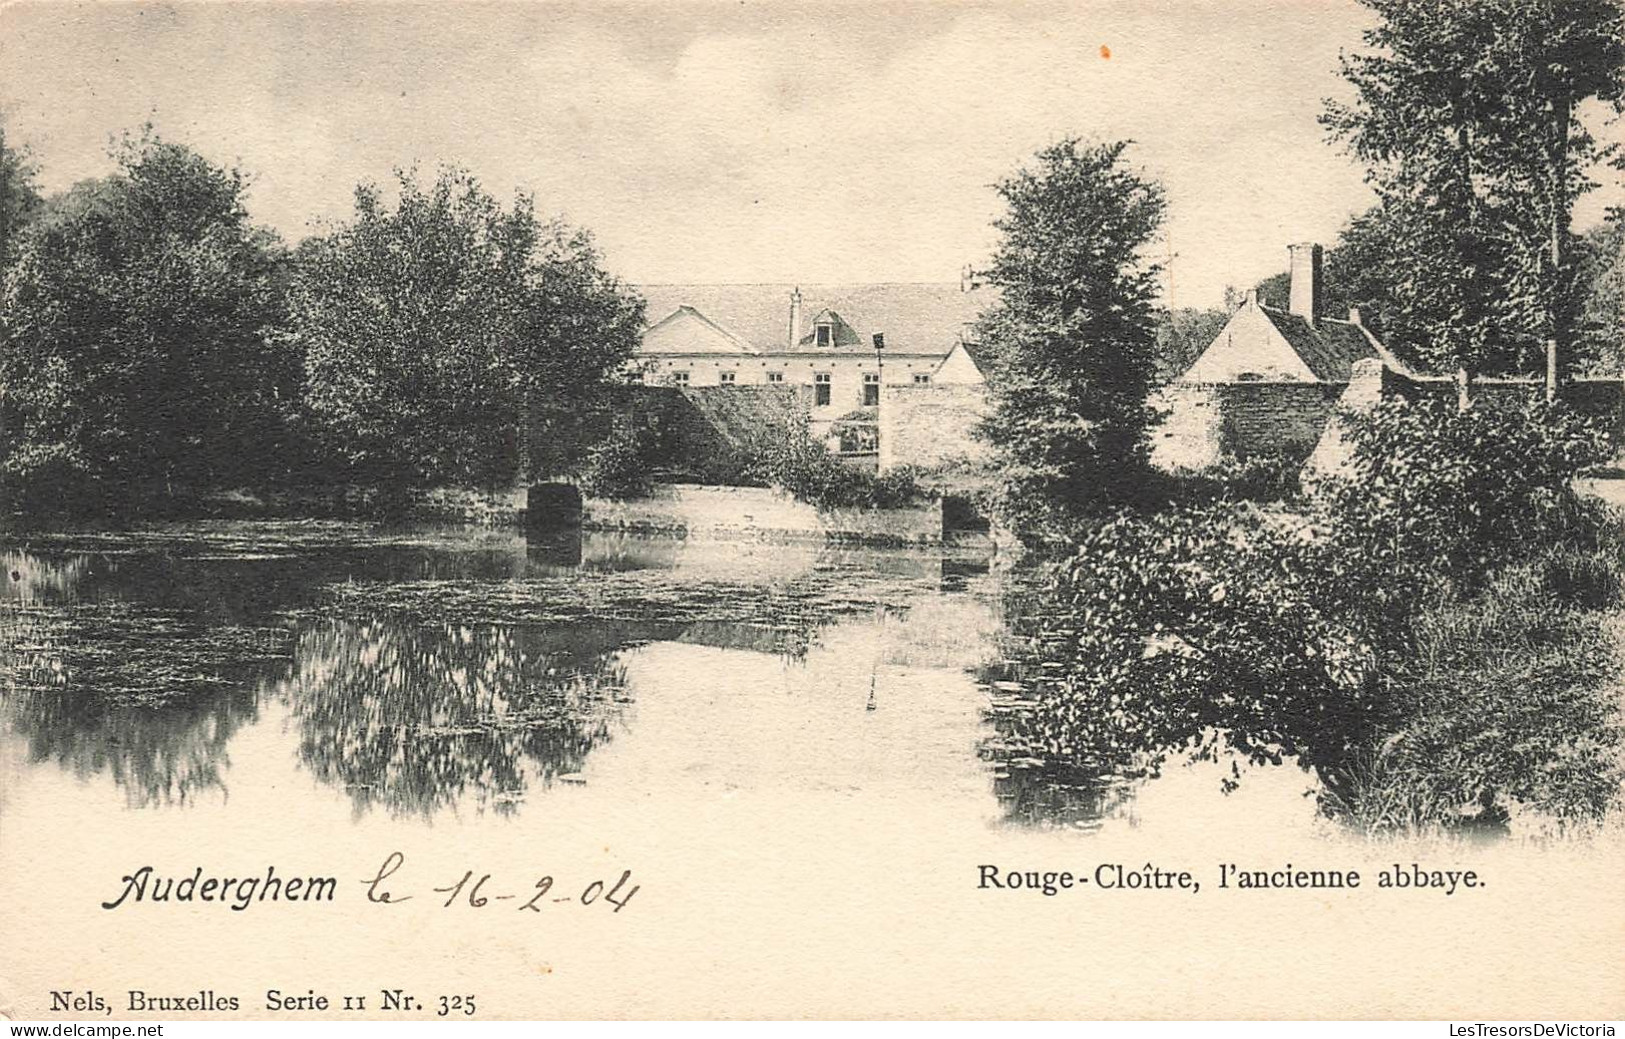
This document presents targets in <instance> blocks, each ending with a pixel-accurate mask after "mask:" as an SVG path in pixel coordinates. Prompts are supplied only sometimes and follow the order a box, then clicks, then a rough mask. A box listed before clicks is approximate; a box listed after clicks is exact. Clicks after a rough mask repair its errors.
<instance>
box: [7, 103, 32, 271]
mask: <svg viewBox="0 0 1625 1039" xmlns="http://www.w3.org/2000/svg"><path fill="white" fill-rule="evenodd" d="M36 172H37V171H36V170H35V168H34V164H33V162H32V161H30V159H29V156H28V150H27V149H26V148H21V147H17V146H15V145H13V144H12V143H11V142H9V141H7V140H6V127H5V124H4V123H0V269H4V268H5V267H7V266H9V265H10V263H11V260H12V257H13V255H14V252H15V248H14V245H13V243H15V242H16V241H17V239H18V237H19V236H20V235H21V233H22V229H23V226H24V225H25V224H27V223H28V222H29V221H30V220H32V219H33V218H34V216H35V215H36V214H37V213H38V212H39V209H40V202H41V200H40V194H39V190H38V189H37V188H36V187H35V186H34V174H35V173H36Z"/></svg>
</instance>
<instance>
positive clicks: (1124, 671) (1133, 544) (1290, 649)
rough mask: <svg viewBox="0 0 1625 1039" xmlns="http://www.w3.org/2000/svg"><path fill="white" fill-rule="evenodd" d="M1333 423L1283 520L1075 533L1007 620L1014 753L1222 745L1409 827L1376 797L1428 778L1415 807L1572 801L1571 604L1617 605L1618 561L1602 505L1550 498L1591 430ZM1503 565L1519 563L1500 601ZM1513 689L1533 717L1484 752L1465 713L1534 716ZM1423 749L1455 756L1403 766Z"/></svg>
mask: <svg viewBox="0 0 1625 1039" xmlns="http://www.w3.org/2000/svg"><path fill="white" fill-rule="evenodd" d="M1350 438H1351V440H1352V442H1353V444H1354V458H1353V461H1352V463H1351V465H1350V466H1349V467H1348V469H1347V471H1346V472H1344V473H1343V474H1342V475H1341V476H1339V477H1337V478H1335V479H1334V480H1333V481H1332V482H1331V483H1330V485H1329V486H1326V487H1323V488H1322V493H1321V495H1320V496H1319V497H1318V498H1317V499H1316V504H1315V506H1314V508H1313V509H1312V510H1311V511H1309V512H1307V513H1302V512H1283V511H1279V510H1261V509H1259V508H1258V507H1256V506H1252V505H1245V504H1243V505H1236V504H1220V505H1207V506H1201V507H1183V508H1169V509H1165V510H1163V511H1160V512H1152V513H1143V512H1130V511H1122V512H1119V513H1117V514H1115V515H1113V516H1112V517H1110V518H1107V519H1105V520H1104V521H1102V522H1099V523H1096V524H1093V525H1090V526H1087V527H1085V528H1083V529H1081V530H1080V532H1079V533H1078V535H1077V537H1076V540H1075V547H1074V550H1073V551H1072V552H1071V553H1070V554H1069V555H1067V556H1066V557H1064V558H1062V559H1060V560H1057V561H1054V562H1051V563H1049V564H1046V566H1045V567H1044V570H1043V581H1042V585H1043V590H1042V592H1041V593H1040V594H1039V601H1038V602H1037V603H1036V604H1027V605H1026V606H1025V607H1023V608H1022V609H1021V610H1020V611H1019V612H1020V613H1021V614H1022V615H1024V616H1027V617H1028V618H1030V619H1029V620H1028V621H1027V622H1026V623H1027V627H1026V630H1025V631H1024V632H1023V634H1024V636H1025V639H1026V648H1025V651H1024V654H1023V655H1024V657H1025V658H1026V659H1027V660H1028V661H1029V665H1028V667H1027V669H1026V673H1025V674H1024V675H1023V680H1024V681H1025V682H1026V683H1027V684H1028V685H1029V686H1030V691H1031V695H1032V698H1033V703H1032V707H1031V709H1030V711H1028V712H1027V713H1026V714H1025V715H1024V716H1023V718H1022V722H1021V728H1020V730H1019V731H1020V737H1021V738H1022V739H1023V740H1025V741H1026V746H1027V748H1028V750H1029V752H1030V753H1032V754H1033V755H1034V756H1036V757H1038V758H1041V759H1043V760H1045V761H1047V762H1049V763H1050V764H1051V765H1052V766H1053V767H1056V768H1060V769H1063V770H1069V771H1072V772H1083V773H1086V774H1100V773H1103V772H1113V771H1115V772H1118V773H1123V772H1130V773H1132V772H1134V771H1146V770H1151V769H1155V768H1156V767H1157V765H1158V764H1159V763H1160V762H1161V761H1162V760H1163V759H1164V758H1165V757H1166V756H1167V755H1169V754H1173V753H1178V752H1182V751H1183V752H1194V753H1196V754H1206V753H1210V752H1212V751H1213V750H1214V749H1215V748H1216V747H1217V746H1219V745H1221V744H1222V745H1225V746H1228V747H1229V748H1231V749H1232V750H1235V751H1237V752H1239V753H1240V754H1242V755H1243V756H1245V757H1247V758H1250V759H1251V760H1253V761H1279V760H1280V759H1281V758H1282V756H1284V755H1293V756H1295V757H1296V759H1297V761H1298V763H1299V764H1300V765H1302V766H1303V767H1305V768H1312V769H1314V770H1315V772H1316V773H1317V775H1318V776H1319V778H1320V780H1321V783H1322V790H1323V793H1324V800H1325V804H1326V806H1327V807H1328V809H1331V810H1338V811H1341V812H1344V813H1347V814H1350V815H1354V816H1357V817H1359V818H1361V819H1364V820H1366V821H1368V822H1370V823H1371V824H1372V825H1397V824H1400V823H1404V822H1413V821H1415V819H1414V818H1413V816H1412V815H1407V814H1406V812H1405V811H1401V810H1400V808H1399V804H1400V802H1401V801H1403V800H1404V798H1403V796H1402V792H1401V791H1400V790H1399V786H1400V785H1402V779H1403V777H1407V776H1408V777H1409V779H1408V780H1403V782H1412V781H1414V782H1415V783H1418V784H1423V785H1425V786H1426V788H1427V789H1426V792H1425V796H1424V795H1423V794H1422V793H1418V790H1412V791H1411V793H1413V794H1417V798H1418V799H1417V800H1413V801H1411V802H1407V803H1408V804H1409V806H1410V808H1412V809H1416V810H1417V811H1421V812H1423V813H1424V814H1425V815H1427V817H1428V818H1429V819H1430V820H1432V821H1448V820H1450V819H1457V818H1468V817H1473V818H1478V817H1481V816H1482V815H1483V809H1484V808H1485V806H1486V805H1491V804H1494V805H1498V806H1499V807H1500V808H1501V809H1504V804H1502V802H1522V803H1533V804H1536V805H1537V806H1539V807H1542V808H1544V809H1547V810H1550V811H1552V812H1554V813H1555V814H1558V815H1571V814H1585V813H1586V812H1588V811H1593V810H1594V809H1596V808H1597V807H1598V806H1599V805H1600V804H1601V803H1602V802H1601V801H1599V796H1600V795H1599V793H1598V791H1599V790H1600V789H1602V787H1603V786H1605V785H1606V782H1607V780H1606V777H1607V776H1610V775H1613V773H1612V771H1610V769H1608V768H1600V769H1598V768H1592V769H1590V770H1589V771H1588V770H1587V768H1581V767H1579V765H1577V764H1576V761H1579V760H1581V759H1583V761H1584V762H1589V763H1590V764H1591V765H1595V764H1596V763H1597V761H1598V760H1601V759H1600V758H1599V755H1601V754H1602V752H1603V751H1602V749H1603V748H1606V747H1610V746H1614V745H1615V744H1612V743H1610V742H1609V741H1610V740H1611V739H1613V738H1614V736H1617V735H1618V734H1617V733H1616V732H1615V731H1614V729H1613V728H1611V726H1615V725H1616V723H1615V721H1614V719H1613V715H1612V713H1611V709H1610V708H1609V706H1608V700H1607V693H1606V686H1605V685H1604V679H1605V678H1606V676H1607V675H1609V674H1611V673H1612V672H1611V671H1610V670H1609V667H1608V665H1609V664H1610V659H1609V656H1608V654H1609V648H1608V644H1607V642H1606V640H1605V639H1603V638H1602V637H1601V636H1600V634H1599V633H1598V631H1597V625H1596V622H1595V620H1594V619H1592V618H1591V617H1590V615H1588V614H1587V613H1586V611H1587V610H1589V609H1594V608H1597V607H1599V606H1604V605H1607V604H1609V603H1611V602H1612V601H1614V598H1615V597H1617V594H1618V588H1619V582H1620V576H1621V569H1620V563H1621V561H1622V556H1621V554H1620V553H1619V551H1618V548H1617V546H1614V547H1612V548H1608V549H1606V550H1603V549H1601V548H1599V547H1598V546H1599V545H1600V544H1601V542H1600V540H1599V538H1600V532H1602V531H1605V530H1607V529H1609V528H1608V527H1607V526H1606V524H1607V523H1614V522H1617V520H1612V519H1609V520H1606V521H1605V520H1603V519H1602V518H1600V517H1598V516H1597V515H1596V514H1595V511H1594V510H1592V509H1588V508H1586V507H1584V506H1582V505H1581V503H1580V502H1578V501H1577V500H1576V499H1575V498H1574V496H1573V493H1572V492H1571V491H1570V490H1569V480H1570V479H1571V478H1572V477H1573V475H1574V473H1575V472H1576V471H1577V470H1578V469H1579V468H1581V467H1583V466H1585V465H1588V464H1591V463H1592V462H1594V461H1595V460H1596V458H1597V457H1598V456H1597V453H1596V448H1597V445H1598V439H1597V437H1596V435H1595V433H1594V432H1593V431H1592V430H1590V429H1588V428H1586V427H1585V426H1584V425H1582V424H1581V423H1579V422H1577V421H1576V420H1574V419H1573V418H1572V417H1570V416H1567V415H1564V414H1563V413H1561V412H1560V411H1556V410H1553V409H1549V408H1546V407H1545V406H1543V405H1504V406H1495V405H1492V404H1489V403H1481V404H1480V405H1479V406H1477V407H1475V408H1474V409H1472V410H1471V411H1470V412H1468V413H1465V414H1463V413H1460V412H1458V411H1457V410H1456V409H1454V408H1453V407H1448V406H1418V405H1409V404H1403V403H1398V404H1393V405H1388V406H1385V407H1383V408H1381V409H1379V410H1378V411H1377V412H1376V413H1375V414H1374V415H1372V416H1371V417H1370V418H1369V419H1367V420H1366V421H1364V422H1362V423H1360V424H1359V425H1358V426H1356V427H1355V428H1354V429H1352V430H1351V432H1350ZM1554 543H1557V544H1560V545H1562V546H1566V547H1565V548H1563V549H1562V550H1561V551H1559V550H1556V549H1554V548H1552V547H1551V546H1552V545H1553V544H1554ZM1511 573H1523V574H1525V576H1524V577H1523V578H1522V581H1523V585H1524V586H1526V587H1525V588H1524V589H1523V596H1522V598H1521V599H1520V598H1518V597H1516V596H1510V595H1509V594H1508V591H1507V589H1506V582H1507V580H1508V577H1507V575H1508V574H1511ZM1554 599H1555V602H1554ZM1497 602H1499V603H1500V604H1501V607H1500V608H1499V612H1497V608H1495V607H1493V606H1492V605H1487V604H1494V603H1497ZM1514 603H1516V604H1517V606H1518V607H1521V608H1514V607H1513V605H1512V604H1514ZM1475 618H1476V619H1478V620H1481V621H1484V622H1485V623H1484V624H1482V625H1481V626H1480V627H1479V628H1464V627H1463V625H1464V622H1467V621H1470V620H1473V619H1475ZM1491 620H1493V621H1494V623H1489V621H1491ZM1520 640H1521V642H1520ZM1543 640H1544V641H1543ZM1571 642H1572V644H1573V646H1574V649H1575V652H1574V655H1573V656H1572V657H1565V656H1564V655H1563V649H1564V647H1565V646H1567V645H1569V644H1570V643H1571ZM1531 647H1541V648H1542V652H1539V653H1536V652H1533V650H1532V648H1531ZM1520 648H1524V649H1526V650H1527V651H1525V652H1522V653H1520V652H1519V650H1520ZM1497 662H1499V663H1497ZM1497 666H1499V667H1501V668H1503V669H1506V670H1507V671H1508V672H1509V673H1516V674H1517V675H1518V676H1519V677H1518V679H1517V680H1518V681H1519V682H1522V683H1523V684H1524V685H1523V688H1522V689H1521V690H1520V689H1516V688H1509V687H1507V686H1506V685H1505V679H1501V678H1497V677H1496V668H1497ZM1530 691H1538V697H1539V699H1538V700H1537V701H1536V702H1537V703H1544V704H1546V705H1547V706H1548V707H1550V708H1551V709H1552V711H1553V712H1556V714H1555V715H1554V717H1551V718H1547V719H1545V721H1544V722H1543V723H1542V724H1539V725H1532V726H1530V727H1528V728H1527V729H1526V730H1524V731H1526V733H1527V736H1526V737H1525V738H1521V739H1520V741H1519V742H1517V743H1516V744H1515V745H1513V746H1511V747H1503V746H1500V745H1497V744H1496V743H1495V742H1494V738H1493V735H1492V733H1491V732H1490V730H1489V729H1488V728H1485V727H1491V726H1495V725H1499V724H1502V723H1507V724H1511V722H1512V721H1513V720H1514V716H1518V717H1522V716H1523V715H1538V714H1539V711H1538V710H1537V709H1536V708H1534V707H1532V706H1531V704H1530V701H1529V700H1528V699H1527V695H1526V694H1528V693H1529V692H1530ZM1558 718H1561V719H1563V722H1562V724H1560V723H1559V721H1558V720H1557V719H1558ZM1569 723H1572V724H1569ZM1475 725H1477V726H1480V727H1481V728H1480V729H1479V730H1474V731H1473V732H1471V733H1470V734H1469V735H1470V737H1471V738H1468V736H1465V735H1463V733H1464V732H1466V730H1472V729H1473V727H1474V726H1475ZM1565 726H1567V727H1565ZM1564 733H1567V734H1568V735H1570V736H1574V735H1575V734H1580V736H1581V737H1583V739H1582V742H1581V743H1579V744H1575V745H1570V743H1569V742H1568V741H1565V740H1564V739H1562V738H1560V737H1561V735H1562V734H1564ZM1611 734H1612V735H1611ZM1447 738H1449V739H1453V740H1456V741H1457V742H1456V744H1455V746H1457V747H1460V746H1463V745H1465V746H1470V747H1471V748H1473V753H1472V754H1467V755H1462V756H1460V757H1459V758H1458V757H1454V756H1453V757H1452V758H1451V760H1452V761H1457V762H1458V764H1457V765H1454V766H1452V768H1451V769H1448V770H1439V769H1435V770H1433V771H1431V772H1428V771H1427V770H1425V769H1422V768H1420V765H1419V762H1420V761H1421V760H1423V759H1421V758H1419V757H1418V756H1419V755H1425V754H1428V753H1434V754H1437V753H1438V746H1439V744H1440V742H1441V741H1443V740H1445V739H1447ZM1576 747H1578V748H1579V749H1578V750H1576ZM1576 755H1579V757H1578V758H1577V757H1576ZM1588 768H1589V766H1588ZM1367 795H1369V796H1371V797H1373V798H1374V800H1373V801H1372V802H1371V803H1370V805H1369V806H1365V807H1369V808H1370V812H1369V813H1367V814H1362V813H1364V812H1365V807H1362V799H1363V798H1364V797H1366V796H1367ZM1486 799H1487V800H1486ZM1480 801H1483V802H1484V803H1482V804H1480ZM1475 805H1476V806H1477V807H1476V808H1475V807H1473V806H1475ZM1458 809H1459V810H1460V811H1459V812H1458V811H1457V810H1458ZM1407 810H1408V809H1407ZM1593 814H1594V812H1593Z"/></svg>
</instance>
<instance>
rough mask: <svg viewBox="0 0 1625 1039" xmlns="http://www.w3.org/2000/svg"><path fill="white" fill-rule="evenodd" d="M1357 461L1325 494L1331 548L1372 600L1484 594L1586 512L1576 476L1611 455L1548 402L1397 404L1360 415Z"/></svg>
mask: <svg viewBox="0 0 1625 1039" xmlns="http://www.w3.org/2000/svg"><path fill="white" fill-rule="evenodd" d="M1351 419H1352V423H1353V425H1352V428H1351V441H1352V444H1353V447H1354V457H1353V466H1352V470H1351V472H1350V473H1349V474H1347V475H1346V476H1345V477H1344V478H1342V479H1338V480H1332V481H1330V482H1329V483H1328V486H1327V487H1326V489H1325V490H1326V494H1325V502H1324V506H1325V509H1326V512H1327V516H1328V519H1329V536H1330V538H1331V542H1332V544H1331V550H1332V551H1333V552H1334V553H1336V554H1338V555H1340V556H1342V557H1344V558H1345V559H1346V560H1347V561H1348V562H1350V563H1358V564H1359V565H1362V566H1364V567H1367V568H1368V570H1367V571H1366V572H1365V573H1363V574H1359V575H1356V576H1357V577H1358V578H1359V579H1360V580H1361V581H1363V582H1369V583H1370V585H1371V586H1372V588H1373V589H1374V590H1375V591H1374V594H1393V595H1395V596H1401V595H1404V594H1408V593H1407V592H1403V591H1401V589H1411V590H1413V591H1414V590H1418V589H1420V588H1421V587H1422V586H1423V585H1424V584H1426V583H1429V582H1432V581H1440V580H1442V581H1449V582H1451V583H1453V584H1454V585H1456V586H1457V587H1458V588H1461V589H1469V590H1470V589H1476V588H1477V587H1478V586H1480V585H1481V584H1482V583H1483V582H1484V581H1485V580H1487V579H1488V577H1489V576H1490V575H1491V574H1492V573H1494V572H1495V571H1496V570H1497V569H1498V568H1500V567H1501V566H1503V565H1505V564H1507V563H1510V562H1513V561H1516V560H1518V559H1520V558H1522V557H1524V556H1527V555H1528V554H1529V553H1530V552H1531V551H1532V550H1533V549H1534V548H1537V547H1539V546H1542V545H1546V544H1551V543H1553V542H1554V541H1556V540H1558V539H1559V538H1561V537H1563V536H1565V535H1566V534H1567V533H1568V532H1569V530H1570V529H1571V528H1573V527H1574V525H1575V524H1582V523H1584V522H1585V519H1586V517H1585V515H1584V514H1583V512H1582V511H1581V508H1580V504H1579V502H1578V501H1577V500H1576V498H1575V496H1574V492H1573V491H1572V489H1571V488H1570V481H1571V480H1572V479H1573V477H1574V474H1575V473H1577V472H1579V471H1581V470H1582V469H1585V468H1587V467H1589V466H1592V465H1595V464H1597V463H1598V462H1600V461H1602V459H1603V458H1604V457H1605V455H1606V441H1605V439H1604V437H1603V435H1602V433H1601V431H1600V430H1598V429H1597V428H1596V427H1594V426H1593V425H1591V424H1589V423H1587V422H1585V421H1583V420H1581V419H1580V418H1579V417H1577V416H1576V415H1574V414H1573V413H1572V412H1569V411H1567V410H1565V409H1563V408H1561V407H1554V406H1551V405H1547V404H1545V403H1543V402H1539V401H1531V400H1515V401H1505V402H1497V401H1493V400H1483V401H1480V402H1479V403H1478V404H1477V405H1476V406H1475V407H1473V408H1471V409H1469V410H1468V411H1465V412H1463V411H1459V410H1458V409H1456V408H1454V407H1451V406H1448V405H1447V404H1445V403H1444V402H1437V401H1432V402H1423V403H1409V402H1406V401H1403V400H1396V401H1389V402H1385V403H1383V404H1382V405H1380V406H1379V407H1378V408H1377V409H1376V410H1375V411H1374V412H1373V413H1371V414H1369V415H1364V416H1357V417H1351Z"/></svg>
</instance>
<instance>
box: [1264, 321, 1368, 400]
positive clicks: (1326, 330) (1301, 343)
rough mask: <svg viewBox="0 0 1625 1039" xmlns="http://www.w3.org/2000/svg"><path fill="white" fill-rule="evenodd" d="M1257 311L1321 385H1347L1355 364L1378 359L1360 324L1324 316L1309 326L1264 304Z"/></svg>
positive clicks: (1305, 322) (1306, 322)
mask: <svg viewBox="0 0 1625 1039" xmlns="http://www.w3.org/2000/svg"><path fill="white" fill-rule="evenodd" d="M1258 309H1260V310H1262V311H1263V312H1264V316H1265V317H1268V318H1269V319H1270V324H1272V325H1274V326H1275V330H1276V331H1277V332H1280V333H1281V335H1282V336H1283V337H1285V339H1286V341H1287V343H1288V344H1290V345H1291V347H1292V349H1293V351H1294V352H1295V353H1297V355H1298V356H1299V357H1300V358H1302V359H1303V363H1304V364H1306V365H1308V366H1309V370H1310V371H1312V372H1314V373H1315V378H1316V379H1319V380H1320V381H1321V382H1348V381H1349V376H1350V375H1351V374H1352V373H1353V367H1352V366H1353V364H1354V362H1355V361H1361V360H1364V359H1366V358H1368V357H1376V356H1378V353H1377V349H1376V347H1375V345H1374V344H1373V342H1372V340H1371V338H1370V336H1368V335H1367V333H1366V331H1365V330H1364V329H1363V328H1361V327H1360V326H1359V325H1355V324H1352V323H1350V322H1348V321H1338V320H1335V319H1333V318H1324V317H1323V318H1321V319H1320V320H1318V321H1316V322H1315V324H1314V325H1310V324H1309V322H1308V321H1305V320H1304V319H1303V318H1302V317H1299V316H1298V315H1297V314H1292V313H1289V312H1287V311H1284V310H1276V309H1275V308H1274V307H1267V306H1263V305H1260V306H1259V308H1258Z"/></svg>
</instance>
